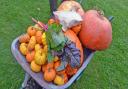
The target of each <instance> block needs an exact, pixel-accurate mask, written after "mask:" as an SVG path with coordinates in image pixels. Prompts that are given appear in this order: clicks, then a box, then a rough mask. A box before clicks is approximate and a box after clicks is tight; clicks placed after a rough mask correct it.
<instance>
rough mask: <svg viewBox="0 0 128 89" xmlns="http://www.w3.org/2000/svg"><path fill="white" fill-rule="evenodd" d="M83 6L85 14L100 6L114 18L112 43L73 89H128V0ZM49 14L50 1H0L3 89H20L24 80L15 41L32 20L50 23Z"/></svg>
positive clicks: (94, 0) (91, 0) (87, 1)
mask: <svg viewBox="0 0 128 89" xmlns="http://www.w3.org/2000/svg"><path fill="white" fill-rule="evenodd" d="M82 5H83V7H84V8H85V9H86V10H88V9H92V8H93V7H94V6H97V7H99V8H101V9H102V10H104V12H105V15H106V16H109V15H113V16H114V17H115V18H114V20H113V23H112V25H113V42H112V45H111V47H110V48H109V49H108V50H106V51H102V52H97V53H96V54H95V56H94V58H93V60H92V61H91V63H90V64H89V65H88V67H87V69H86V70H85V71H84V73H83V75H82V77H81V78H80V79H79V80H78V81H77V82H76V83H74V84H72V86H71V87H70V89H127V88H128V52H127V50H128V0H83V3H82ZM38 8H40V10H38ZM49 13H50V10H49V3H48V0H0V27H1V28H0V89H18V88H19V87H20V86H21V83H22V81H23V78H24V71H23V70H22V68H21V67H20V66H19V65H18V64H17V63H16V62H15V61H14V58H13V56H12V54H11V51H10V46H11V43H12V41H13V39H15V38H16V37H17V36H19V35H20V34H22V33H24V32H25V31H26V28H27V27H28V26H29V25H31V24H32V21H31V16H32V17H34V18H36V19H39V20H41V21H43V22H47V20H48V18H49Z"/></svg>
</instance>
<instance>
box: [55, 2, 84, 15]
mask: <svg viewBox="0 0 128 89" xmlns="http://www.w3.org/2000/svg"><path fill="white" fill-rule="evenodd" d="M75 8H76V9H77V13H79V14H80V15H81V16H83V15H84V10H83V8H82V7H81V5H80V4H79V3H78V2H76V1H64V2H63V3H62V4H61V5H60V6H59V8H58V9H57V10H58V11H67V10H68V11H69V10H71V9H75Z"/></svg>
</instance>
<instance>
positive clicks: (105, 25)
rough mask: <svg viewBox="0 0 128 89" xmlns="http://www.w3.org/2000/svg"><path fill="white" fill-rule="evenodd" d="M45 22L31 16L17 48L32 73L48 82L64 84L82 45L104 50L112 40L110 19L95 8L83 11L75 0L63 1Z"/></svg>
mask: <svg viewBox="0 0 128 89" xmlns="http://www.w3.org/2000/svg"><path fill="white" fill-rule="evenodd" d="M54 15H55V17H54V18H51V19H50V20H49V21H48V23H47V24H44V23H43V22H41V21H37V20H35V19H34V18H32V20H33V22H35V23H36V24H35V25H33V26H29V27H28V28H27V31H26V33H25V34H23V35H21V36H20V37H19V43H20V44H19V50H20V52H21V53H22V55H24V56H25V57H26V61H27V62H28V63H30V68H31V70H32V71H33V72H36V73H37V72H42V75H43V78H44V80H45V81H47V82H52V83H54V84H56V85H63V84H65V83H67V82H68V80H69V79H70V78H71V77H72V76H73V75H74V74H76V73H77V71H78V70H79V68H80V67H81V65H82V63H83V61H84V56H86V55H84V54H83V48H84V47H86V48H90V49H92V50H104V49H107V48H108V47H109V45H110V43H111V40H112V28H111V24H110V22H109V21H108V20H107V19H106V18H105V17H104V16H103V14H101V13H100V12H99V11H97V10H89V11H86V12H84V10H83V8H82V7H81V5H80V4H79V3H77V2H76V1H65V2H63V3H62V4H61V5H60V6H59V8H58V10H57V11H56V12H54Z"/></svg>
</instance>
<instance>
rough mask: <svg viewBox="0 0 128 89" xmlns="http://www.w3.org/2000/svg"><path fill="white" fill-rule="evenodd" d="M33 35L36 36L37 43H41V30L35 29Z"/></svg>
mask: <svg viewBox="0 0 128 89" xmlns="http://www.w3.org/2000/svg"><path fill="white" fill-rule="evenodd" d="M35 37H36V41H37V43H39V44H41V43H42V31H37V32H36V36H35Z"/></svg>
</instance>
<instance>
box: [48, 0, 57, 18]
mask: <svg viewBox="0 0 128 89" xmlns="http://www.w3.org/2000/svg"><path fill="white" fill-rule="evenodd" d="M49 4H50V10H51V16H53V15H54V14H53V12H54V11H56V10H57V0H49Z"/></svg>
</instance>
